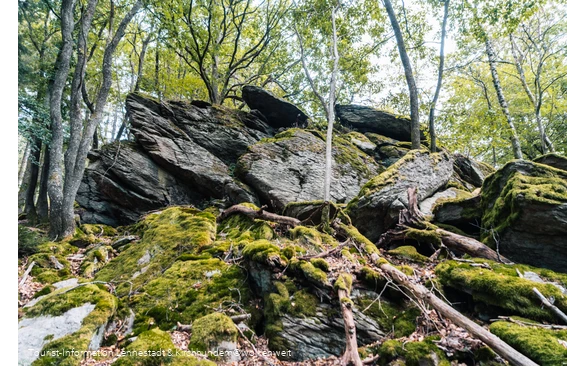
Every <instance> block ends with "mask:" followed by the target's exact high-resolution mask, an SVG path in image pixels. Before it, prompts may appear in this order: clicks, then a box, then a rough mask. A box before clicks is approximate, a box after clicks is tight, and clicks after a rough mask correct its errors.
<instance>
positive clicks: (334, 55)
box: [323, 6, 339, 212]
mask: <svg viewBox="0 0 585 366" xmlns="http://www.w3.org/2000/svg"><path fill="white" fill-rule="evenodd" d="M336 12H337V6H334V7H333V9H332V10H331V26H332V28H333V35H332V39H331V43H332V44H331V60H332V61H333V70H331V82H330V84H329V106H328V113H327V117H328V118H327V119H328V121H327V141H326V148H325V192H324V193H325V194H324V198H323V200H324V201H325V202H329V200H330V199H331V197H330V189H331V164H332V156H331V155H332V151H331V150H332V147H331V145H332V142H333V123H334V122H335V89H336V85H337V69H338V67H339V53H338V52H337V28H336V26H335V15H336ZM327 207H328V205H327ZM327 212H329V210H328V209H327Z"/></svg>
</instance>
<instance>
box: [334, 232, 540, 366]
mask: <svg viewBox="0 0 585 366" xmlns="http://www.w3.org/2000/svg"><path fill="white" fill-rule="evenodd" d="M335 227H336V229H337V230H338V231H339V230H343V231H345V232H344V234H345V236H346V237H350V236H351V234H350V233H349V232H347V231H346V230H345V228H344V226H343V225H335ZM361 242H362V247H363V250H364V251H365V252H367V253H368V254H369V257H370V260H371V261H372V262H373V263H376V265H377V266H378V267H379V268H380V269H382V270H383V271H384V272H386V273H387V274H388V275H389V276H390V277H391V278H392V279H393V280H394V281H395V282H396V283H397V284H399V285H400V286H402V287H404V288H406V289H408V290H409V291H410V292H411V293H412V295H413V297H415V298H417V299H419V300H421V301H424V302H426V303H427V304H429V305H430V306H432V307H433V308H434V309H435V310H436V311H437V312H438V313H440V314H441V315H442V316H444V317H445V318H447V319H449V320H451V321H452V322H453V323H455V324H456V325H458V326H460V327H462V328H464V329H465V330H467V331H468V332H469V333H470V334H471V335H473V336H475V337H476V338H478V339H479V340H481V341H482V342H484V343H485V344H486V345H487V346H489V347H490V348H491V349H492V350H493V351H494V352H496V353H497V354H498V355H500V356H501V357H502V358H504V359H506V360H508V361H509V362H510V363H511V364H513V365H518V366H537V364H536V363H534V362H533V361H532V360H530V359H529V358H528V357H526V356H524V355H523V354H521V353H520V352H518V351H516V350H515V349H514V348H512V347H510V345H508V344H507V343H506V342H504V341H502V340H501V339H500V338H498V337H497V336H496V335H494V334H492V333H490V332H489V331H488V330H486V329H485V328H483V327H481V326H480V325H478V324H476V323H474V322H473V321H471V320H470V319H468V318H467V317H465V316H464V315H463V314H461V313H460V312H458V311H457V310H455V309H453V308H452V307H451V306H449V305H448V304H447V303H445V302H444V301H443V300H441V299H440V298H439V297H437V296H436V295H435V294H433V293H432V292H431V291H429V290H428V289H427V288H426V287H424V286H422V285H420V284H418V283H415V282H414V281H413V280H412V279H410V277H408V276H407V275H405V274H404V273H402V272H401V271H400V270H399V269H397V268H396V267H393V266H392V265H390V263H388V262H387V261H386V260H384V259H383V258H381V257H380V252H379V251H378V248H376V246H375V245H374V244H372V243H371V242H370V241H369V240H367V239H365V238H361Z"/></svg>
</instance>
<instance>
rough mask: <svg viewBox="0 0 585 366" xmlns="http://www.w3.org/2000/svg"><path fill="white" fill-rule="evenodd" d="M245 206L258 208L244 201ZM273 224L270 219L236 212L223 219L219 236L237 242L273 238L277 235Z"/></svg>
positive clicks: (218, 231)
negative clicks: (256, 217)
mask: <svg viewBox="0 0 585 366" xmlns="http://www.w3.org/2000/svg"><path fill="white" fill-rule="evenodd" d="M242 205H243V206H246V207H249V208H252V209H255V210H258V209H259V208H258V207H256V206H255V205H253V204H251V203H243V204H242ZM273 226H275V224H274V223H271V222H269V221H264V220H259V219H251V218H249V217H248V216H246V215H242V214H235V215H231V216H230V217H228V218H227V219H225V220H223V221H222V222H221V223H220V225H219V226H218V228H217V233H218V235H217V236H218V238H223V239H226V240H231V241H234V242H235V243H240V242H245V243H247V242H250V241H254V240H260V239H266V240H272V239H273V238H275V237H276V234H275V232H274V229H273Z"/></svg>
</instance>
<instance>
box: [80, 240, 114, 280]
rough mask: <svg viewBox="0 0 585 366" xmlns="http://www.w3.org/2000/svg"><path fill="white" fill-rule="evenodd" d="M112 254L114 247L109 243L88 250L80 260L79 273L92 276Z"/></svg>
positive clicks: (88, 276)
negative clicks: (81, 260)
mask: <svg viewBox="0 0 585 366" xmlns="http://www.w3.org/2000/svg"><path fill="white" fill-rule="evenodd" d="M113 256H114V249H113V248H112V247H111V246H109V245H100V246H98V247H96V248H94V249H92V250H90V251H89V252H88V253H87V254H86V256H85V259H84V260H83V262H81V266H80V271H81V274H82V275H83V277H86V278H92V277H93V275H94V273H95V272H97V271H98V270H99V269H100V268H102V267H103V266H104V265H105V264H106V262H107V260H108V258H112V257H113Z"/></svg>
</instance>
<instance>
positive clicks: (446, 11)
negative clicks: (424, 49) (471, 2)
mask: <svg viewBox="0 0 585 366" xmlns="http://www.w3.org/2000/svg"><path fill="white" fill-rule="evenodd" d="M449 1H450V0H445V3H444V10H443V25H442V27H441V51H440V54H439V76H438V78H437V89H435V96H434V97H433V101H432V102H431V110H430V112H429V133H430V135H431V152H437V134H436V131H435V107H436V106H437V101H438V100H439V93H440V92H441V84H442V82H443V68H444V66H445V36H446V35H447V18H448V16H449Z"/></svg>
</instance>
